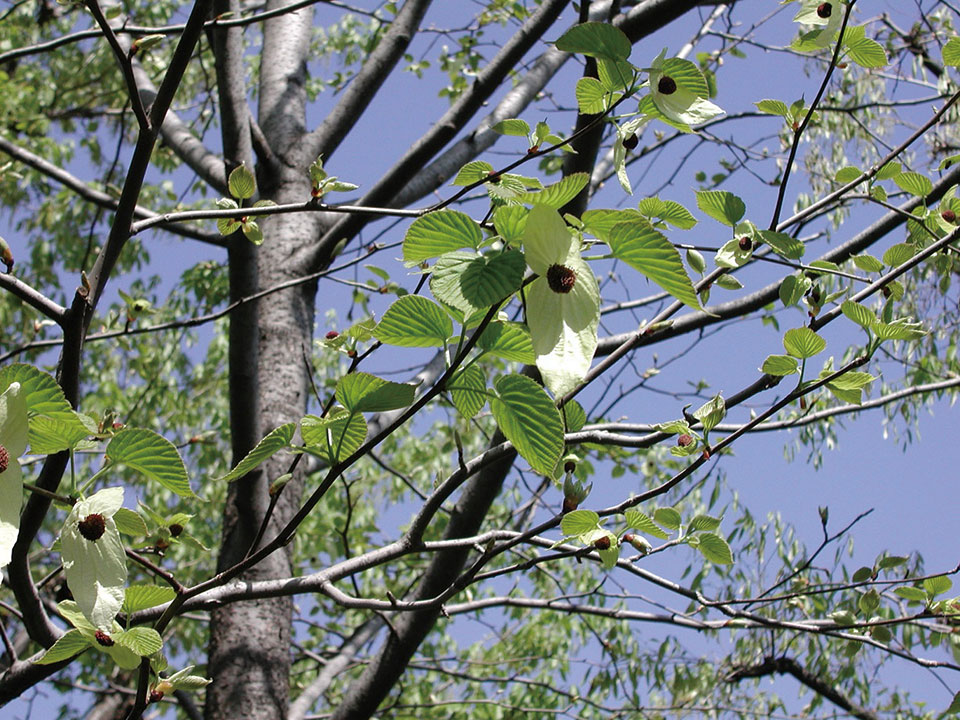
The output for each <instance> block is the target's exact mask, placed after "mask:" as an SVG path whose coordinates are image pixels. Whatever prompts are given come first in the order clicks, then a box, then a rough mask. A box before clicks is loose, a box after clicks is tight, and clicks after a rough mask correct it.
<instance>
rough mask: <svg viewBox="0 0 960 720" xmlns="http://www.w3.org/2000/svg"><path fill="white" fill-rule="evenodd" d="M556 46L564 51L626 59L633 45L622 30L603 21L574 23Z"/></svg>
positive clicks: (610, 58) (611, 58)
mask: <svg viewBox="0 0 960 720" xmlns="http://www.w3.org/2000/svg"><path fill="white" fill-rule="evenodd" d="M556 46H557V50H562V51H564V52H568V53H579V54H580V55H590V56H591V57H597V58H606V59H608V60H626V59H627V58H628V57H630V49H631V47H632V46H631V44H630V40H629V39H628V38H627V36H626V35H624V34H623V31H622V30H619V29H618V28H615V27H614V26H613V25H610V24H609V23H601V22H586V23H581V24H579V25H574V26H573V27H572V28H570V29H569V30H567V31H566V32H565V33H564V34H563V35H561V36H560V37H559V38H558V39H557V42H556Z"/></svg>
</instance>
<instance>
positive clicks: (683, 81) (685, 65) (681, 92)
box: [647, 48, 723, 125]
mask: <svg viewBox="0 0 960 720" xmlns="http://www.w3.org/2000/svg"><path fill="white" fill-rule="evenodd" d="M666 54H667V51H666V48H664V50H662V51H661V53H660V54H659V55H657V57H656V59H654V61H653V64H652V65H651V66H650V67H649V68H648V69H647V72H648V76H649V80H648V82H649V85H650V97H651V99H652V100H653V104H654V105H655V106H656V108H657V110H659V111H660V112H661V113H662V114H663V115H664V117H666V118H668V119H669V120H672V121H674V122H677V123H683V124H685V125H700V124H702V123H705V122H707V121H708V120H712V119H713V118H715V117H716V116H717V115H722V114H723V110H722V109H721V108H720V107H718V106H717V105H714V104H713V103H712V102H710V101H709V100H708V99H707V95H708V94H709V88H708V87H707V82H706V80H704V78H703V74H702V73H701V72H700V70H699V69H698V68H697V66H696V65H695V64H694V63H692V62H690V61H689V60H683V59H681V58H669V59H666Z"/></svg>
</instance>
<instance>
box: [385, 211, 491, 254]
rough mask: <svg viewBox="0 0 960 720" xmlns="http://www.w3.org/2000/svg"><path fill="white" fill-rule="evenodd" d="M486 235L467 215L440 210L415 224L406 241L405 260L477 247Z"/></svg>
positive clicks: (408, 231)
mask: <svg viewBox="0 0 960 720" xmlns="http://www.w3.org/2000/svg"><path fill="white" fill-rule="evenodd" d="M482 241H483V233H482V232H480V228H479V227H478V226H477V224H476V223H475V222H474V221H473V219H472V218H471V217H470V216H469V215H467V214H466V213H462V212H459V211H458V210H438V211H437V212H434V213H430V214H429V215H424V216H423V217H419V218H417V219H416V220H414V221H413V223H412V224H411V225H410V227H409V228H408V229H407V234H406V236H405V237H404V239H403V259H404V261H405V262H408V263H418V262H421V261H423V260H429V259H431V258H435V257H438V256H439V255H443V254H444V253H448V252H453V251H454V250H459V249H461V248H465V247H469V248H477V247H479V246H480V243H481V242H482Z"/></svg>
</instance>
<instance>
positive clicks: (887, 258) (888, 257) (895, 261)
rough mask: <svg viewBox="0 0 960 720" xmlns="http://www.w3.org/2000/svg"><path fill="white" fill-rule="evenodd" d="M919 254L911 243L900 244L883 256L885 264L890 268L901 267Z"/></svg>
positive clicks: (889, 249)
mask: <svg viewBox="0 0 960 720" xmlns="http://www.w3.org/2000/svg"><path fill="white" fill-rule="evenodd" d="M916 254H917V249H916V248H915V247H914V246H913V245H911V244H909V243H898V244H896V245H894V246H893V247H890V248H888V249H887V251H886V252H885V253H884V254H883V263H884V265H888V266H890V267H899V266H900V265H903V264H904V263H905V262H906V261H907V260H909V259H910V258H912V257H913V256H914V255H916Z"/></svg>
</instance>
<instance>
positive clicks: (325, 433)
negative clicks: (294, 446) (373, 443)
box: [300, 407, 367, 463]
mask: <svg viewBox="0 0 960 720" xmlns="http://www.w3.org/2000/svg"><path fill="white" fill-rule="evenodd" d="M300 434H301V435H302V436H303V442H304V444H305V445H306V449H307V451H308V452H311V453H313V454H316V455H319V456H321V457H324V458H326V459H327V460H329V461H330V462H331V463H337V462H340V461H341V460H343V459H345V458H348V457H350V455H352V454H353V453H354V452H356V451H357V449H358V448H359V447H360V446H361V445H363V442H364V440H366V439H367V422H366V420H364V419H363V415H361V414H360V413H358V412H350V411H348V410H346V409H345V408H342V407H336V408H333V410H331V411H330V412H329V413H328V414H327V416H326V417H325V418H320V417H317V416H316V415H306V416H305V417H304V418H303V419H302V420H300Z"/></svg>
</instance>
